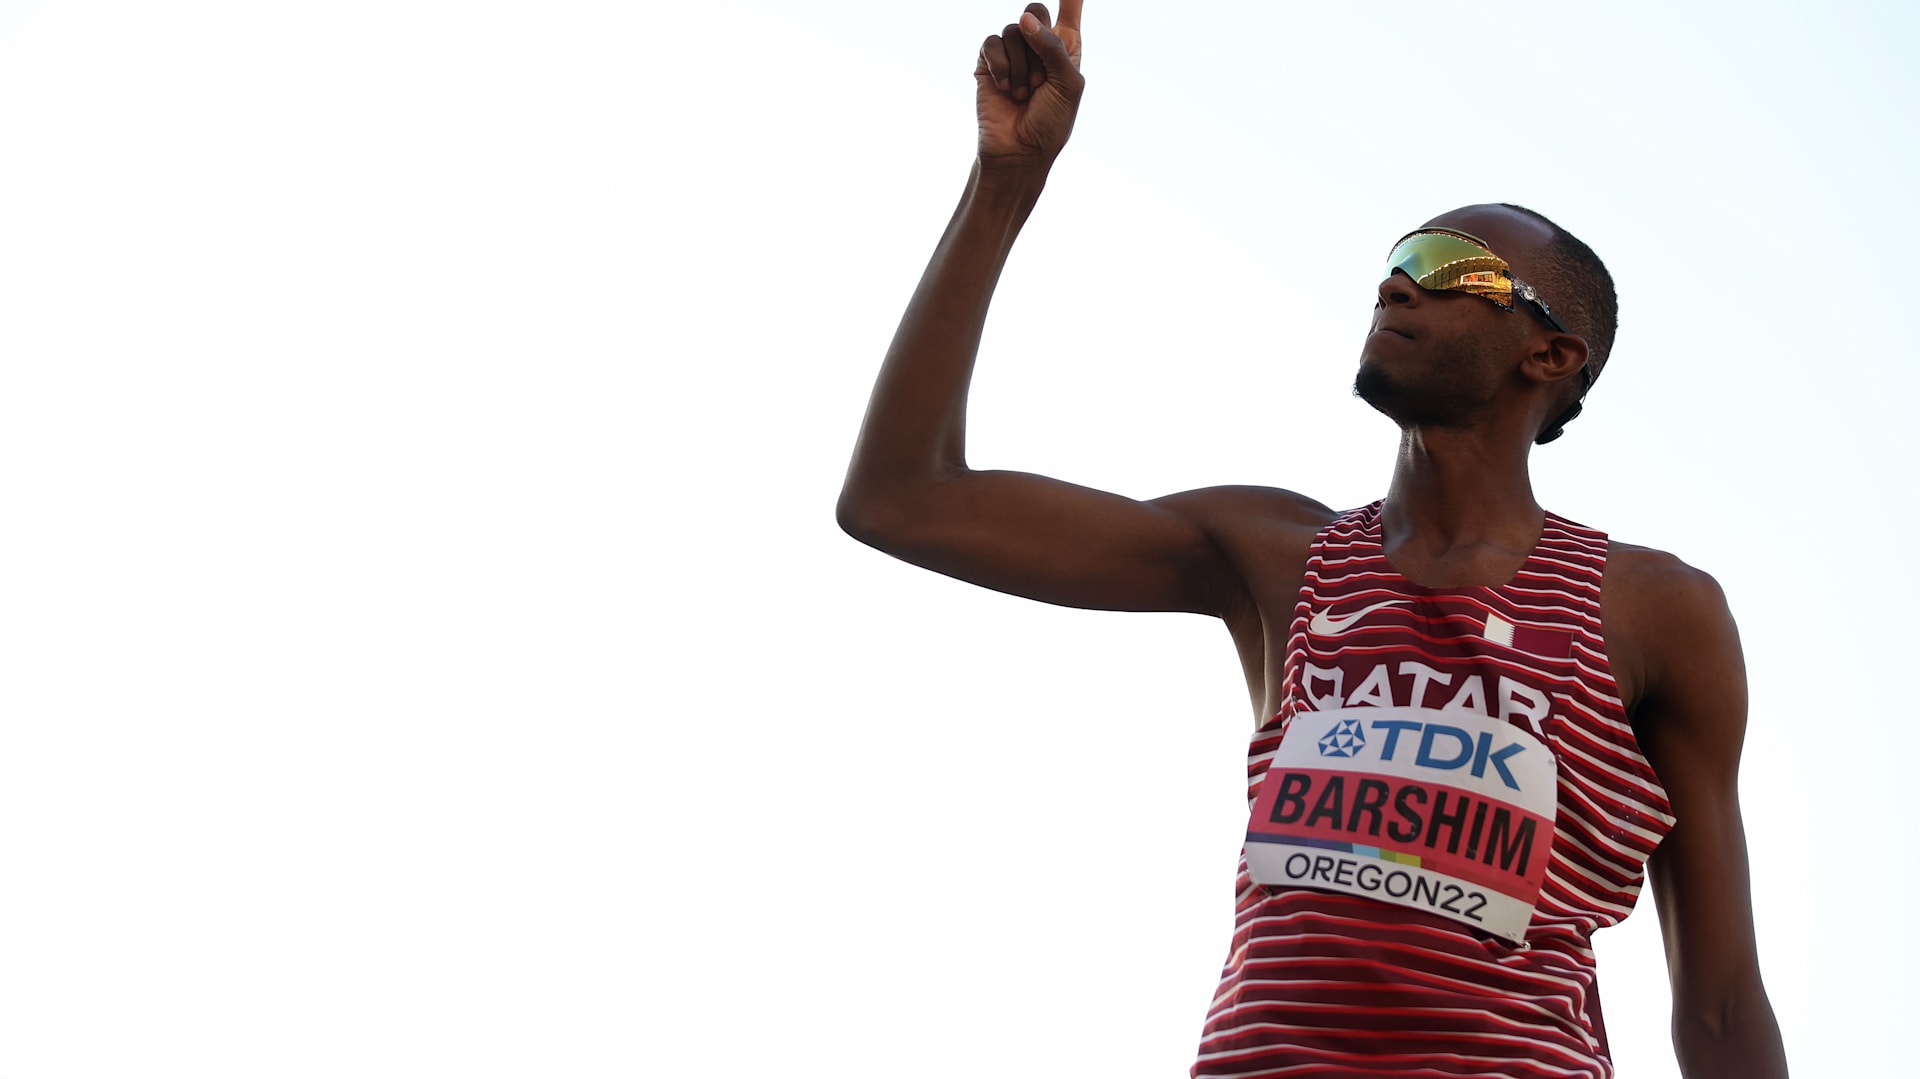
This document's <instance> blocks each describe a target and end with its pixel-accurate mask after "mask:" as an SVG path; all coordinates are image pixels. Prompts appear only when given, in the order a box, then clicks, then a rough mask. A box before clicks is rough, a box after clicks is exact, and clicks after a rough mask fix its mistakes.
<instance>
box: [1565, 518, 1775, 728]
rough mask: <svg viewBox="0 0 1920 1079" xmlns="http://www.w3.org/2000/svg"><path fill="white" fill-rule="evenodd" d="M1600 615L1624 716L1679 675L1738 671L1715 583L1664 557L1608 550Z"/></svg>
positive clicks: (1729, 619) (1735, 644)
mask: <svg viewBox="0 0 1920 1079" xmlns="http://www.w3.org/2000/svg"><path fill="white" fill-rule="evenodd" d="M1600 610H1601V619H1602V621H1603V623H1604V629H1605V633H1606V641H1607V654H1608V656H1609V657H1610V659H1611V662H1612V666H1613V668H1614V677H1615V679H1616V680H1618V681H1619V683H1620V689H1621V697H1622V699H1623V700H1624V701H1625V702H1626V704H1627V707H1628V711H1629V712H1631V711H1633V710H1634V706H1635V705H1636V704H1637V703H1638V702H1640V701H1642V700H1644V699H1646V698H1648V697H1650V696H1656V695H1658V694H1659V693H1660V691H1661V690H1662V688H1663V687H1664V686H1666V685H1667V684H1668V683H1669V682H1670V680H1671V679H1672V678H1673V677H1674V676H1675V674H1676V673H1678V672H1679V671H1681V670H1682V669H1684V668H1691V669H1693V670H1695V671H1696V672H1699V671H1704V670H1707V669H1710V668H1725V667H1726V666H1728V664H1729V663H1731V664H1732V665H1733V666H1734V667H1736V668H1737V667H1738V666H1739V663H1740V658H1739V656H1740V645H1739V636H1738V631H1737V630H1736V629H1735V627H1734V623H1733V614H1732V612H1731V611H1730V610H1729V609H1728V607H1727V597H1726V593H1725V592H1724V591H1723V590H1722V589H1721V587H1720V582H1718V581H1716V580H1714V578H1713V576H1712V574H1709V573H1708V572H1706V571H1705V570H1703V569H1700V568H1698V567H1696V566H1692V565H1689V564H1688V563H1686V562H1685V561H1682V560H1681V559H1680V558H1679V557H1678V556H1676V555H1673V554H1671V553H1669V552H1667V551H1661V550H1656V549H1654V548H1652V547H1641V546H1637V545H1635V544H1631V543H1621V542H1618V541H1611V542H1609V544H1608V548H1607V569H1606V575H1605V578H1604V580H1603V581H1602V583H1601V592H1600Z"/></svg>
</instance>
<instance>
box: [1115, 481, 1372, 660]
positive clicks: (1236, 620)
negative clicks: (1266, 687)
mask: <svg viewBox="0 0 1920 1079" xmlns="http://www.w3.org/2000/svg"><path fill="white" fill-rule="evenodd" d="M1153 501H1154V504H1155V505H1157V506H1160V507H1162V508H1163V509H1165V510H1166V511H1168V512H1172V513H1177V514H1179V515H1181V516H1182V517H1184V518H1185V519H1187V520H1188V521H1190V522H1191V523H1192V525H1193V526H1194V527H1195V528H1196V529H1197V530H1198V531H1200V532H1201V533H1202V534H1204V535H1205V536H1206V538H1207V542H1208V543H1209V544H1210V545H1211V546H1212V547H1213V549H1214V550H1215V551H1217V552H1218V553H1219V556H1220V558H1221V559H1222V560H1223V564H1224V566H1225V567H1226V569H1227V572H1228V573H1229V574H1230V575H1231V577H1232V587H1231V591H1230V596H1231V598H1230V600H1229V602H1227V603H1225V604H1224V605H1223V611H1224V613H1225V616H1226V617H1227V620H1228V624H1229V625H1230V626H1236V625H1238V628H1237V629H1236V633H1238V632H1240V631H1241V630H1248V631H1251V630H1252V629H1254V628H1257V625H1258V612H1259V610H1260V609H1262V608H1263V607H1268V606H1271V605H1273V604H1281V605H1283V606H1284V607H1286V608H1288V609H1290V608H1291V605H1292V603H1293V600H1294V597H1295V596H1296V595H1297V593H1298V592H1299V589H1300V575H1301V574H1302V573H1304V572H1305V571H1306V566H1307V556H1308V554H1309V552H1310V551H1311V550H1312V549H1313V538H1314V536H1316V535H1318V534H1319V532H1320V530H1321V529H1323V528H1325V527H1326V526H1327V525H1328V524H1330V523H1332V522H1333V521H1334V520H1335V519H1336V518H1338V517H1339V516H1340V514H1339V513H1337V512H1335V511H1334V510H1332V509H1330V508H1328V507H1327V506H1326V505H1325V504H1323V503H1321V502H1319V501H1316V500H1315V499H1312V498H1308V497H1307V496H1306V495H1302V494H1298V493H1296V492H1293V491H1287V490H1282V489H1281V488H1278V487H1252V486H1229V487H1204V488H1201V489H1199V490H1194V491H1182V492H1180V493H1179V494H1173V495H1167V496H1166V497H1164V498H1157V499H1154V500H1153ZM1241 623H1244V624H1241Z"/></svg>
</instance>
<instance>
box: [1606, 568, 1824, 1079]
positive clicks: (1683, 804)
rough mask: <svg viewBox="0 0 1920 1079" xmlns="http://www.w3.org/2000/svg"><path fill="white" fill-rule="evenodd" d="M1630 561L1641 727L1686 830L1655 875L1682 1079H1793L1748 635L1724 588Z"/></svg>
mask: <svg viewBox="0 0 1920 1079" xmlns="http://www.w3.org/2000/svg"><path fill="white" fill-rule="evenodd" d="M1623 561H1629V562H1637V563H1638V565H1639V569H1638V571H1637V572H1633V573H1632V574H1630V577H1631V579H1632V582H1633V587H1632V588H1631V589H1630V590H1629V595H1628V597H1626V598H1627V600H1628V601H1627V604H1626V608H1625V610H1626V612H1627V614H1626V617H1627V618H1628V619H1630V620H1631V622H1632V623H1633V624H1632V626H1631V628H1630V629H1629V635H1630V636H1631V638H1632V639H1633V640H1634V641H1635V642H1636V647H1635V651H1637V652H1638V654H1639V662H1638V663H1637V664H1635V666H1637V667H1638V668H1639V671H1640V672H1641V677H1642V679H1643V682H1642V686H1643V688H1642V689H1641V690H1640V692H1639V694H1638V696H1639V699H1640V703H1639V707H1638V708H1637V709H1636V711H1635V717H1634V719H1635V722H1634V726H1635V728H1636V730H1637V731H1638V732H1639V737H1640V741H1641V745H1642V748H1643V749H1644V750H1645V752H1646V754H1647V758H1648V760H1649V761H1650V762H1651V763H1652V764H1653V767H1654V771H1655V772H1657V773H1658V774H1659V776H1660V779H1661V783H1662V785H1664V786H1665V787H1666V789H1667V795H1668V798H1669V799H1670V800H1671V801H1672V803H1673V813H1674V817H1675V824H1674V826H1673V831H1672V832H1670V833H1669V834H1668V835H1667V837H1666V839H1665V840H1664V841H1662V842H1661V844H1660V846H1659V847H1658V848H1657V849H1656V850H1655V851H1654V854H1653V858H1652V860H1651V861H1650V863H1649V865H1648V868H1649V870H1650V871H1651V876H1652V883H1653V897H1654V901H1655V902H1656V903H1657V904H1658V906H1659V910H1660V931H1661V935H1662V936H1663V937H1664V938H1665V940H1666V948H1667V972H1668V978H1669V980H1670V981H1671V983H1672V985H1673V1045H1674V1051H1675V1054H1676V1055H1677V1056H1678V1058H1679V1062H1680V1071H1681V1074H1683V1075H1685V1076H1687V1079H1721V1077H1725V1079H1784V1077H1785V1076H1786V1074H1787V1062H1786V1051H1785V1049H1784V1048H1783V1046H1782V1044H1781V1041H1780V1028H1779V1025H1778V1024H1777V1023H1776V1022H1775V1020H1774V1016H1773V1007H1772V1005H1771V1004H1769V1003H1768V1001H1767V991H1766V988H1765V986H1764V985H1762V983H1761V980H1760V960H1759V953H1758V948H1757V946H1756V944H1755V941H1754V931H1753V909H1752V903H1751V899H1750V896H1749V885H1748V874H1747V841H1746V835H1745V832H1744V830H1743V829H1742V826H1741V823H1740V798H1739V789H1738V783H1737V779H1738V775H1739V770H1740V748H1741V743H1742V741H1743V740H1744V739H1745V735H1746V726H1747V676H1746V667H1745V664H1744V662H1743V660H1742V659H1741V654H1740V637H1739V633H1738V631H1737V630H1736V629H1735V628H1734V624H1733V615H1732V614H1731V613H1730V612H1729V611H1728V610H1727V602H1726V597H1725V596H1724V595H1722V594H1721V591H1720V586H1719V585H1718V584H1716V583H1715V582H1714V580H1713V578H1711V577H1709V576H1707V575H1706V574H1704V573H1701V572H1700V571H1698V570H1696V569H1693V568H1692V567H1690V566H1687V565H1686V564H1684V563H1682V562H1680V561H1679V560H1678V559H1675V558H1673V557H1672V556H1670V555H1664V554H1660V553H1659V552H1652V551H1642V552H1637V553H1636V555H1635V556H1634V557H1633V558H1631V559H1627V560H1623ZM1613 572H1614V571H1613V568H1612V566H1609V568H1608V573H1609V575H1612V574H1613ZM1608 639H1609V641H1610V642H1611V640H1612V639H1613V634H1612V633H1611V632H1610V633H1609V634H1608Z"/></svg>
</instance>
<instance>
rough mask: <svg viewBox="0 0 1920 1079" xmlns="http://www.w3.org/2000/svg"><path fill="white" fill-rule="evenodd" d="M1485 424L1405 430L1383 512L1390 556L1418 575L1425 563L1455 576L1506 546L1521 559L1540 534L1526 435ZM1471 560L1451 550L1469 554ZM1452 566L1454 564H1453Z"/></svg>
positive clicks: (1404, 569) (1540, 518)
mask: <svg viewBox="0 0 1920 1079" xmlns="http://www.w3.org/2000/svg"><path fill="white" fill-rule="evenodd" d="M1487 435H1488V432H1486V431H1485V430H1477V431H1476V430H1467V431H1452V430H1431V429H1429V430H1422V429H1419V428H1412V429H1408V430H1406V431H1404V432H1402V434H1401V436H1400V453H1399V458H1398V460H1396V461H1395V462H1394V468H1393V483H1392V484H1391V485H1390V486H1389V487H1388V489H1387V500H1386V505H1385V507H1384V508H1383V509H1382V512H1381V529H1382V533H1383V539H1384V541H1385V544H1386V548H1387V553H1388V555H1389V557H1391V558H1393V559H1394V561H1395V563H1396V564H1397V565H1398V566H1399V568H1400V570H1401V572H1402V573H1404V574H1407V575H1408V576H1410V577H1415V579H1418V574H1419V573H1420V571H1421V570H1422V569H1429V570H1436V571H1440V575H1441V576H1447V577H1453V576H1459V575H1461V574H1460V573H1457V572H1454V571H1466V572H1465V575H1466V576H1478V575H1479V574H1477V573H1475V572H1472V567H1473V566H1477V565H1479V564H1481V563H1482V562H1483V561H1485V560H1487V559H1489V558H1491V559H1492V560H1493V561H1494V562H1498V561H1499V559H1498V558H1497V555H1498V554H1499V553H1500V552H1505V553H1507V554H1510V555H1518V556H1519V557H1520V558H1522V559H1524V558H1525V556H1526V554H1527V553H1528V552H1530V551H1531V550H1532V549H1533V546H1534V544H1535V543H1536V542H1537V541H1538V540H1539V538H1540V528H1541V523H1542V522H1543V521H1544V520H1545V516H1546V515H1545V513H1544V511H1542V510H1541V508H1540V505H1539V503H1537V502H1535V501H1534V500H1533V484H1532V482H1531V480H1530V479H1529V478H1528V476H1527V449H1528V446H1527V444H1525V443H1521V444H1519V445H1518V446H1517V448H1516V446H1515V444H1513V443H1512V442H1511V441H1510V440H1506V439H1490V438H1488V437H1487ZM1474 552H1478V554H1479V557H1467V558H1466V559H1465V561H1466V564H1464V565H1458V564H1456V563H1457V562H1459V561H1460V560H1459V559H1458V558H1456V557H1453V556H1456V555H1458V556H1469V555H1471V554H1473V553H1474ZM1449 567H1451V568H1449ZM1473 583H1498V582H1473Z"/></svg>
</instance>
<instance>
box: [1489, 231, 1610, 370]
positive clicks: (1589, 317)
mask: <svg viewBox="0 0 1920 1079" xmlns="http://www.w3.org/2000/svg"><path fill="white" fill-rule="evenodd" d="M1500 205H1502V206H1504V207H1506V208H1507V209H1509V210H1518V211H1519V212H1521V213H1523V214H1526V215H1527V216H1528V217H1531V218H1533V219H1534V220H1536V221H1538V222H1540V223H1541V224H1543V225H1545V226H1547V227H1548V228H1549V229H1552V230H1553V239H1551V240H1549V241H1547V247H1546V259H1545V261H1544V262H1543V263H1542V264H1541V267H1540V269H1539V270H1537V271H1535V274H1534V276H1536V277H1538V278H1539V280H1537V281H1530V282H1528V283H1529V284H1531V285H1532V286H1533V287H1534V288H1536V289H1539V290H1540V298H1541V299H1543V300H1545V301H1547V306H1549V307H1551V308H1553V310H1554V313H1555V314H1557V315H1559V316H1560V317H1561V318H1563V319H1565V320H1566V323H1567V325H1568V326H1569V327H1570V328H1571V329H1572V330H1573V332H1574V333H1577V334H1579V335H1580V336H1581V337H1584V338H1586V341H1587V362H1588V363H1591V364H1592V365H1593V377H1595V378H1599V377H1600V372H1601V369H1602V368H1604V367H1606V365H1607V356H1608V355H1609V354H1611V353H1612V352H1613V335H1614V332H1615V331H1616V330H1618V329H1619V328H1620V298H1619V297H1618V296H1617V295H1615V294H1614V291H1613V275H1612V274H1610V273H1608V272H1607V264H1606V263H1604V262H1601V261H1600V256H1599V255H1596V254H1594V253H1593V248H1591V247H1588V246H1587V245H1586V244H1584V243H1582V242H1580V238H1579V237H1577V236H1575V235H1574V234H1573V233H1571V232H1568V231H1567V230H1566V229H1563V228H1561V227H1560V226H1559V225H1556V224H1554V223H1553V222H1552V221H1551V220H1549V219H1548V217H1547V215H1545V214H1543V213H1540V212H1539V211H1537V210H1529V209H1527V208H1526V207H1525V206H1515V205H1514V204H1513V203H1511V202H1503V203H1501V204H1500Z"/></svg>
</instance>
